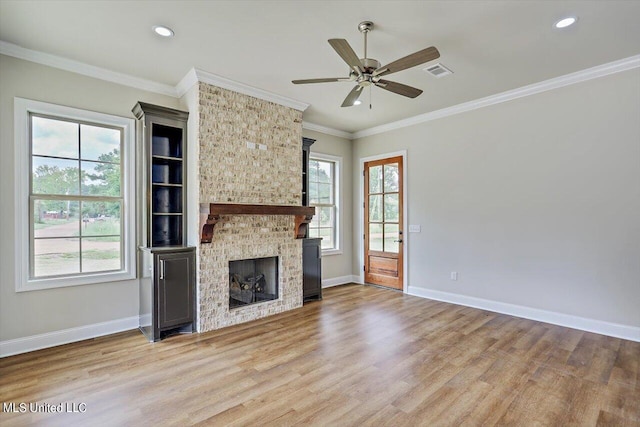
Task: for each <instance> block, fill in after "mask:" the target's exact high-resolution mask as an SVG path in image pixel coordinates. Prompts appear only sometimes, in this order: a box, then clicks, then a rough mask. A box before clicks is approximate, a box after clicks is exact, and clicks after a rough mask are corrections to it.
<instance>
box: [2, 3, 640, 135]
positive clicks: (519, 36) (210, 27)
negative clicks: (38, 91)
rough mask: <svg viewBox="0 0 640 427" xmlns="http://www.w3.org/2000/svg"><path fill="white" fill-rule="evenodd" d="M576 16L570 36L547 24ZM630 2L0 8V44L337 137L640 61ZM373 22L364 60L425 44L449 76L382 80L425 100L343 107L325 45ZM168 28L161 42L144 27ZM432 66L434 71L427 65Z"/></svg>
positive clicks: (376, 95)
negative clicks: (297, 118)
mask: <svg viewBox="0 0 640 427" xmlns="http://www.w3.org/2000/svg"><path fill="white" fill-rule="evenodd" d="M566 15H577V16H578V17H579V21H578V23H577V24H576V25H574V26H572V27H569V28H568V29H565V30H557V29H555V28H553V27H552V25H553V23H554V22H555V21H557V20H558V19H560V18H562V17H564V16H566ZM639 18H640V1H612V0H606V1H605V0H602V1H483V0H472V1H326V0H325V1H267V0H264V1H237V0H236V1H155V2H154V1H100V2H98V1H82V2H80V1H53V0H48V1H47V0H42V1H25V0H19V1H13V0H0V40H3V41H5V42H9V43H13V44H16V45H19V46H21V47H24V48H27V49H33V50H36V51H41V52H45V53H50V54H53V55H58V56H61V57H64V58H68V59H72V60H76V61H80V62H84V63H87V64H91V65H94V66H98V67H102V68H106V69H109V70H113V71H117V72H120V73H125V74H129V75H132V76H135V77H139V78H144V79H149V80H153V81H156V82H160V83H164V84H169V85H172V86H175V85H176V84H177V83H178V82H179V81H180V80H181V79H182V78H183V77H184V76H185V74H186V73H187V72H188V71H189V70H190V69H191V68H193V67H195V68H198V69H201V70H204V71H207V72H210V73H214V74H217V75H219V76H222V77H226V78H228V79H232V80H235V81H237V82H240V83H244V84H247V85H250V86H254V87H257V88H260V89H263V90H267V91H270V92H274V93H276V94H279V95H283V96H286V97H289V98H293V99H296V100H299V101H303V102H306V103H309V104H311V106H310V107H309V108H308V109H307V110H306V111H305V113H304V119H305V121H307V122H311V123H316V124H319V125H322V126H327V127H331V128H335V129H340V130H344V131H347V132H355V131H359V130H363V129H368V128H371V127H373V126H378V125H381V124H385V123H389V122H393V121H396V120H400V119H403V118H407V117H412V116H416V115H419V114H423V113H427V112H430V111H434V110H438V109H441V108H445V107H449V106H452V105H457V104H460V103H462V102H466V101H471V100H474V99H478V98H482V97H485V96H488V95H492V94H496V93H499V92H503V91H507V90H510V89H515V88H518V87H522V86H525V85H528V84H531V83H536V82H540V81H543V80H546V79H549V78H553V77H557V76H561V75H564V74H568V73H571V72H575V71H579V70H583V69H585V68H589V67H593V66H596V65H601V64H604V63H607V62H611V61H614V60H618V59H622V58H627V57H630V56H633V55H637V54H640V25H639V24H638V22H639ZM363 20H371V21H373V22H374V24H375V28H374V30H373V31H372V32H371V33H370V34H369V46H368V53H369V55H368V56H369V57H373V58H375V59H378V60H379V61H380V62H382V63H383V64H384V63H388V62H391V61H393V60H396V59H398V58H400V57H403V56H405V55H408V54H410V53H413V52H415V51H417V50H420V49H423V48H425V47H428V46H436V47H437V48H438V50H439V51H440V54H441V57H440V59H439V60H438V61H439V62H441V63H443V64H444V65H446V66H447V67H449V68H450V69H452V70H453V71H454V74H453V75H451V76H448V77H445V78H441V79H436V78H434V77H432V76H430V75H429V74H427V73H426V72H424V71H422V68H423V67H422V66H419V67H416V68H413V69H409V70H405V71H401V72H398V73H397V74H393V75H391V76H388V77H385V78H388V79H389V80H394V81H398V82H401V83H405V84H408V85H411V86H415V87H418V88H420V89H422V90H424V93H423V94H422V95H421V96H419V97H418V98H416V99H409V98H405V97H402V96H398V95H395V94H392V93H390V92H387V91H385V90H382V89H379V88H374V89H373V90H372V102H373V109H371V110H370V109H369V108H368V105H367V104H368V100H369V96H368V93H366V94H363V96H362V99H363V101H365V102H363V104H362V105H360V106H357V107H351V108H341V107H340V104H341V103H342V101H343V99H344V97H345V96H346V95H347V93H348V92H349V91H350V90H351V87H352V84H351V83H324V84H316V85H293V84H292V83H291V80H293V79H305V78H316V77H341V76H344V77H346V76H347V72H348V69H347V68H348V67H347V66H346V65H345V64H344V62H343V61H342V60H341V59H340V57H339V56H338V55H337V54H336V53H335V51H334V50H333V49H332V48H331V46H329V44H328V43H327V40H328V39H330V38H345V39H347V40H348V41H349V43H350V44H351V46H352V47H353V48H354V50H355V51H356V53H357V54H358V55H360V56H362V54H363V38H362V35H361V34H360V33H359V32H358V29H357V25H358V23H359V22H361V21H363ZM157 24H163V25H167V26H169V27H171V28H172V29H173V30H174V31H175V33H176V35H175V37H173V38H172V39H162V38H160V37H158V36H156V35H155V34H153V33H152V31H151V27H152V26H153V25H157ZM429 64H431V63H429Z"/></svg>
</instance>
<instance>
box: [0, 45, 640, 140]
mask: <svg viewBox="0 0 640 427" xmlns="http://www.w3.org/2000/svg"><path fill="white" fill-rule="evenodd" d="M0 54H2V55H7V56H12V57H15V58H18V59H24V60H26V61H31V62H35V63H38V64H42V65H46V66H49V67H53V68H59V69H61V70H65V71H70V72H73V73H77V74H81V75H85V76H88V77H93V78H96V79H100V80H105V81H109V82H112V83H117V84H121V85H124V86H129V87H133V88H136V89H140V90H145V91H148V92H154V93H159V94H161V95H167V96H171V97H174V98H180V97H182V96H183V95H184V94H185V93H186V92H187V91H188V90H189V89H190V88H191V87H192V86H193V85H194V84H196V83H197V82H199V81H200V82H203V83H209V84H212V85H215V86H218V87H222V88H224V89H229V90H233V91H235V92H239V93H242V94H245V95H249V96H253V97H255V98H258V99H262V100H265V101H269V102H273V103H275V104H279V105H283V106H285V107H290V108H293V109H296V110H299V111H304V110H306V109H307V108H308V107H309V105H310V104H307V103H304V102H301V101H297V100H295V99H292V98H287V97H284V96H281V95H278V94H276V93H273V92H269V91H266V90H263V89H258V88H256V87H253V86H249V85H246V84H244V83H239V82H236V81H234V80H230V79H227V78H225V77H221V76H218V75H216V74H213V73H208V72H206V71H202V70H198V69H196V68H192V69H191V70H189V72H188V73H187V74H186V75H185V76H184V77H183V78H182V80H180V82H179V83H178V84H177V85H176V86H175V87H174V86H171V85H167V84H163V83H158V82H154V81H152V80H147V79H142V78H139V77H134V76H130V75H128V74H124V73H119V72H116V71H111V70H107V69H105V68H100V67H96V66H93V65H89V64H85V63H83V62H79V61H74V60H72V59H67V58H63V57H60V56H56V55H52V54H49V53H44V52H39V51H36V50H31V49H26V48H23V47H21V46H18V45H16V44H13V43H9V42H5V41H2V40H0ZM638 67H640V55H634V56H630V57H628V58H624V59H620V60H618V61H613V62H609V63H606V64H602V65H598V66H595V67H592V68H587V69H585V70H581V71H577V72H575V73H571V74H566V75H564V76H559V77H554V78H552V79H549V80H544V81H542V82H538V83H533V84H530V85H527V86H523V87H520V88H517V89H513V90H509V91H506V92H502V93H498V94H495V95H490V96H487V97H484V98H480V99H476V100H473V101H469V102H465V103H462V104H458V105H454V106H451V107H447V108H442V109H440V110H435V111H431V112H428V113H424V114H420V115H417V116H413V117H409V118H406V119H402V120H398V121H395V122H390V123H386V124H383V125H380V126H374V127H371V128H368V129H363V130H360V131H357V132H354V133H350V132H345V131H341V130H339V129H334V128H330V127H326V126H322V125H318V124H315V123H309V122H303V124H302V127H303V128H304V129H308V130H313V131H317V132H321V133H325V134H327V135H334V136H337V137H340V138H346V139H350V140H353V139H359V138H364V137H366V136H371V135H376V134H379V133H384V132H389V131H392V130H396V129H401V128H405V127H408V126H414V125H417V124H420V123H425V122H429V121H431V120H436V119H440V118H443V117H448V116H452V115H454V114H460V113H464V112H467V111H472V110H476V109H478V108H483V107H488V106H491V105H495V104H500V103H502V102H507V101H511V100H514V99H518V98H522V97H525V96H530V95H535V94H537V93H541V92H545V91H548V90H553V89H558V88H561V87H564V86H569V85H572V84H575V83H580V82H584V81H587V80H592V79H596V78H599V77H604V76H608V75H610V74H615V73H619V72H622V71H627V70H632V69H634V68H638Z"/></svg>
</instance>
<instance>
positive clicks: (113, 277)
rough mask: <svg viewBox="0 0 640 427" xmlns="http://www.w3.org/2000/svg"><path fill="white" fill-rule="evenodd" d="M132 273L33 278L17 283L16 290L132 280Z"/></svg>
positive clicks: (38, 289) (23, 290)
mask: <svg viewBox="0 0 640 427" xmlns="http://www.w3.org/2000/svg"><path fill="white" fill-rule="evenodd" d="M134 279H136V276H135V274H134V273H130V272H123V271H116V272H113V273H101V274H89V275H86V276H68V277H55V278H50V279H34V280H29V281H27V282H26V283H22V284H17V285H16V292H29V291H40V290H44V289H56V288H67V287H70V286H82V285H93V284H98V283H110V282H123V281H127V280H134Z"/></svg>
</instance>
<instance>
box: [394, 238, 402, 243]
mask: <svg viewBox="0 0 640 427" xmlns="http://www.w3.org/2000/svg"><path fill="white" fill-rule="evenodd" d="M394 242H396V243H402V239H400V240H394Z"/></svg>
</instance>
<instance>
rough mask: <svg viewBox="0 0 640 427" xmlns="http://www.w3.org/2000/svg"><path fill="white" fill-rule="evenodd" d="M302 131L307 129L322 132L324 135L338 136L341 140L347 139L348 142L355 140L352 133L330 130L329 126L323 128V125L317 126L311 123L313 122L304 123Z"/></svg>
mask: <svg viewBox="0 0 640 427" xmlns="http://www.w3.org/2000/svg"><path fill="white" fill-rule="evenodd" d="M302 129H307V130H313V131H316V132H320V133H324V134H326V135H333V136H337V137H339V138H345V139H348V140H352V139H353V134H352V133H351V132H345V131H343V130H340V129H334V128H330V127H327V126H322V125H317V124H315V123H311V122H305V121H303V122H302Z"/></svg>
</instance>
